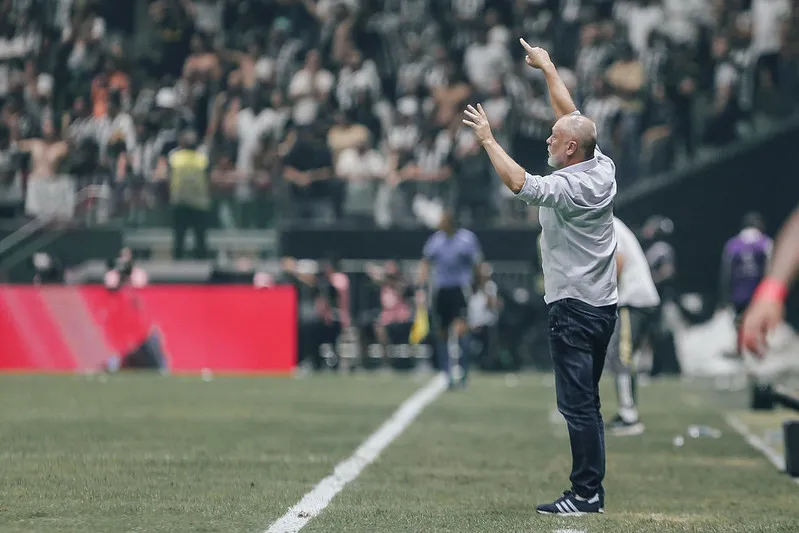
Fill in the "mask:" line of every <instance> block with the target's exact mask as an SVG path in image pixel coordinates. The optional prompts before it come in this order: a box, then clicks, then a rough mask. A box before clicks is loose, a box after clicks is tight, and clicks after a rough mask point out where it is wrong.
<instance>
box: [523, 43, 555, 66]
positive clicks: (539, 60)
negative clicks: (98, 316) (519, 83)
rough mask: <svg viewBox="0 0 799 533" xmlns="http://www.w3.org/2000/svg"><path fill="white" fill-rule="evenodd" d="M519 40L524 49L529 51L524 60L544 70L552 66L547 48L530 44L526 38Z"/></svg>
mask: <svg viewBox="0 0 799 533" xmlns="http://www.w3.org/2000/svg"><path fill="white" fill-rule="evenodd" d="M519 42H520V43H522V47H523V48H524V51H525V52H527V57H526V58H524V60H525V61H526V62H527V64H528V65H530V66H531V67H533V68H537V69H538V70H544V69H546V68H548V67H551V66H552V60H551V59H550V58H549V53H548V52H547V51H546V50H544V49H543V48H538V47H537V46H530V45H529V44H528V43H527V41H525V40H524V39H519Z"/></svg>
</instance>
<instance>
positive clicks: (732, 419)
mask: <svg viewBox="0 0 799 533" xmlns="http://www.w3.org/2000/svg"><path fill="white" fill-rule="evenodd" d="M724 420H725V421H726V422H727V425H728V426H730V427H731V428H732V429H734V430H735V431H737V432H738V433H739V434H740V435H741V436H742V437H743V438H744V440H745V441H746V442H747V444H749V446H751V447H752V448H754V449H755V450H757V451H759V452H760V453H762V454H763V455H765V456H766V459H768V460H769V462H770V463H771V464H773V465H774V466H775V467H776V468H777V470H779V471H780V472H785V457H783V456H781V455H780V454H779V453H777V451H776V450H775V449H774V448H772V447H771V446H769V445H768V444H766V443H765V442H763V439H761V438H760V437H758V436H757V435H755V434H754V433H752V432H751V431H750V430H749V428H748V427H747V426H746V424H744V423H743V422H741V420H740V419H739V418H738V417H737V416H734V415H724ZM791 479H793V481H794V483H797V484H799V478H797V477H794V478H791Z"/></svg>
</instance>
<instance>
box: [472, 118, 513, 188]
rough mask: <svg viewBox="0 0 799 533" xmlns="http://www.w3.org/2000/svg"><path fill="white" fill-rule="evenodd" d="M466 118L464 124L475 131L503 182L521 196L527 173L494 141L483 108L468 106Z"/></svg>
mask: <svg viewBox="0 0 799 533" xmlns="http://www.w3.org/2000/svg"><path fill="white" fill-rule="evenodd" d="M465 117H466V118H464V119H463V123H464V124H466V125H467V126H469V127H471V128H472V129H474V131H475V133H476V134H477V138H478V139H480V143H481V144H482V145H483V148H485V150H486V153H487V154H488V157H489V158H490V159H491V164H492V165H494V169H495V170H496V171H497V174H498V175H499V177H500V178H501V179H502V182H503V183H504V184H505V186H506V187H508V189H510V190H511V191H513V193H514V194H519V192H520V191H521V190H522V187H523V186H524V180H525V171H524V169H523V168H522V166H521V165H519V163H517V162H516V161H514V160H513V158H512V157H511V156H510V155H508V153H507V152H506V151H505V149H504V148H502V146H500V145H499V143H498V142H497V141H496V140H495V139H494V135H493V134H492V133H491V127H490V126H489V124H488V117H487V116H486V114H485V111H483V106H481V105H480V104H477V109H475V108H474V107H472V106H471V105H470V106H468V107H467V108H466V111H465Z"/></svg>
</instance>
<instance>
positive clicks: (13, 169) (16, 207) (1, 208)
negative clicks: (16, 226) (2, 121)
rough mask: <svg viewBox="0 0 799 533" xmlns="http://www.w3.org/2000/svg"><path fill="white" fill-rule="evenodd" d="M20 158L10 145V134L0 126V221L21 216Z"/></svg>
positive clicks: (14, 148) (14, 147)
mask: <svg viewBox="0 0 799 533" xmlns="http://www.w3.org/2000/svg"><path fill="white" fill-rule="evenodd" d="M23 205H24V196H23V189H22V157H21V153H20V152H19V150H18V149H17V147H16V146H14V145H12V144H11V133H10V132H9V131H8V129H7V128H6V127H5V126H3V125H0V219H13V218H16V217H18V216H20V215H21V214H22V208H23Z"/></svg>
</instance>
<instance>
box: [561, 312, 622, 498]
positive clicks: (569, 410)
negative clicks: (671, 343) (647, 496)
mask: <svg viewBox="0 0 799 533" xmlns="http://www.w3.org/2000/svg"><path fill="white" fill-rule="evenodd" d="M616 315H617V313H616V306H615V305H609V306H605V307H594V306H592V305H589V304H587V303H585V302H582V301H580V300H575V299H571V298H566V299H563V300H558V301H556V302H552V303H551V304H549V347H550V351H551V353H552V362H553V366H554V369H555V392H556V395H557V401H558V411H560V413H561V414H562V415H563V417H564V418H565V419H566V424H567V425H568V428H569V440H570V441H571V450H572V472H571V476H570V477H569V479H570V481H571V483H572V490H573V491H574V493H575V494H577V495H578V496H580V497H582V498H591V497H593V496H594V495H595V494H597V493H604V489H603V487H602V480H603V479H604V478H605V429H604V424H603V422H602V414H601V413H600V406H601V404H600V401H599V379H600V378H601V377H602V370H603V369H604V367H605V357H606V355H607V350H608V343H609V342H610V337H611V335H613V328H614V327H615V325H616Z"/></svg>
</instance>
